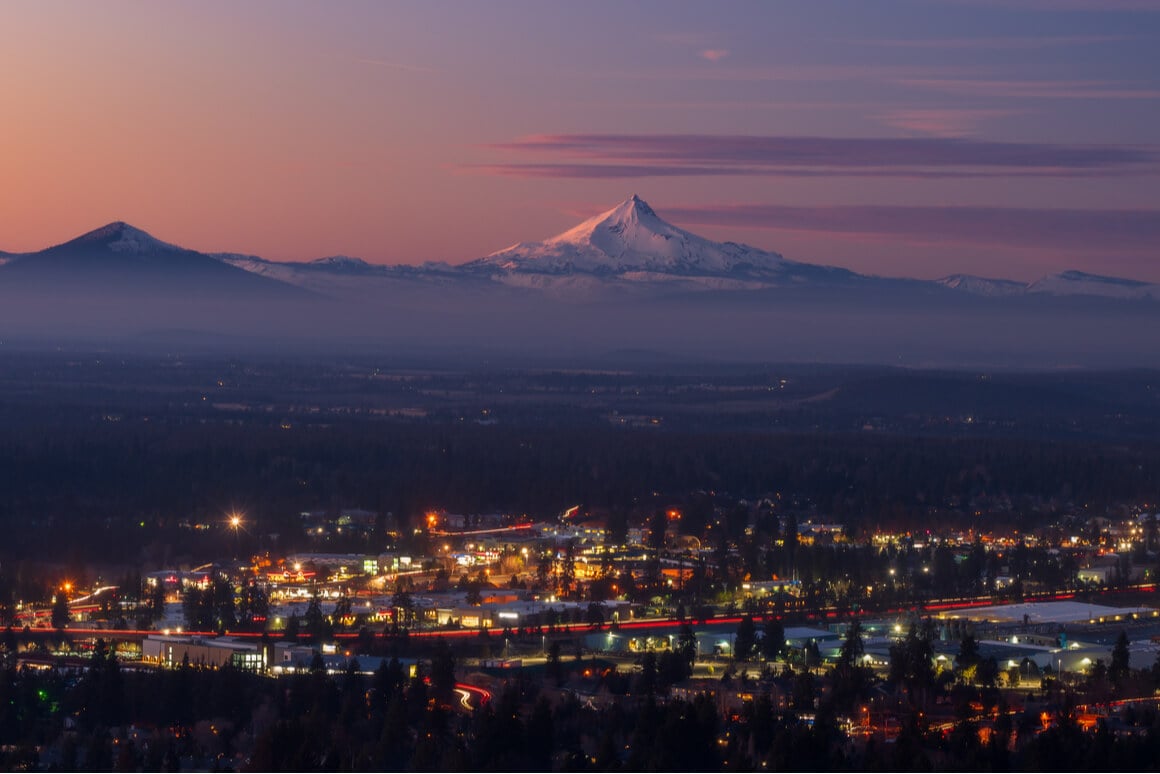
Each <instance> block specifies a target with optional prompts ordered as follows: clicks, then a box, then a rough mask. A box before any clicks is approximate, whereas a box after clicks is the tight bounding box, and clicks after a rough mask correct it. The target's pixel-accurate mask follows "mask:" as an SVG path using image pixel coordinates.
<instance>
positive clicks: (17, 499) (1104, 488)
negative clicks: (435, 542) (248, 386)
mask: <svg viewBox="0 0 1160 774" xmlns="http://www.w3.org/2000/svg"><path fill="white" fill-rule="evenodd" d="M0 470H2V471H3V476H4V486H3V487H2V488H0V524H2V525H3V526H4V528H5V530H6V532H7V534H8V539H6V541H5V542H4V546H3V549H2V550H3V551H5V552H8V554H9V556H27V555H29V554H30V553H31V554H37V553H38V552H40V551H41V549H44V548H46V547H48V546H51V547H52V548H53V549H54V555H56V556H60V555H61V552H62V551H63V552H65V553H64V555H66V556H67V555H70V554H69V552H70V551H72V552H79V554H78V555H77V558H79V559H86V558H87V559H94V558H98V557H99V558H103V559H105V560H108V561H124V560H131V561H135V560H137V556H136V555H135V554H132V553H126V552H131V551H132V550H133V548H134V547H140V546H142V545H147V544H148V543H150V542H151V541H158V542H160V543H172V542H174V540H175V538H176V533H174V532H172V530H175V529H177V527H178V525H179V524H180V522H182V521H183V520H188V519H193V520H199V519H200V520H208V521H211V522H213V521H218V520H220V519H221V518H222V514H224V513H225V512H226V511H228V510H230V509H231V508H235V507H238V508H243V509H244V510H245V511H246V513H247V515H248V517H249V518H250V520H251V524H252V525H253V532H252V533H250V537H254V536H255V535H256V534H258V533H275V532H277V533H281V534H282V535H284V536H289V537H290V538H292V537H293V536H294V534H295V529H296V514H297V513H298V512H299V511H302V510H306V509H315V508H338V507H356V506H357V507H363V508H369V509H372V510H376V511H378V512H380V513H382V514H387V513H390V514H394V515H395V517H396V518H397V519H398V520H399V524H398V526H400V527H402V528H403V530H404V531H405V530H406V527H407V526H408V525H409V520H410V519H411V518H413V517H414V516H415V515H416V514H419V513H421V512H422V511H423V510H424V509H427V508H432V507H442V508H447V509H449V510H451V511H457V512H467V513H478V512H483V511H488V510H503V511H507V512H514V513H527V514H530V515H532V516H534V517H537V518H546V517H550V516H552V515H554V514H555V513H558V512H559V511H560V510H561V509H562V507H564V506H565V505H568V504H573V503H583V504H584V505H585V506H587V507H618V508H624V507H632V506H634V505H639V504H641V503H645V502H646V501H647V499H648V498H649V497H650V496H651V494H652V493H653V492H660V493H662V494H663V495H665V496H671V495H683V494H687V493H688V492H690V491H693V490H698V489H704V490H715V491H718V492H726V493H729V494H730V495H732V496H736V497H748V498H756V497H760V496H766V495H771V494H773V493H775V492H781V493H786V494H787V496H793V497H794V498H798V499H800V500H802V501H806V502H809V503H811V504H812V507H813V508H814V509H815V510H816V512H817V513H818V515H819V516H820V517H822V518H826V519H836V520H841V521H845V522H847V523H850V524H852V525H855V526H858V525H874V526H894V525H897V526H903V527H906V526H910V525H912V524H920V523H922V522H923V520H924V519H927V518H928V517H929V513H930V510H929V509H931V508H939V509H942V510H947V509H950V510H951V511H954V510H955V509H959V510H961V511H963V512H966V511H967V510H969V507H968V506H969V505H970V503H971V501H972V499H973V498H978V497H991V498H1007V499H1008V500H1009V501H1010V502H1011V503H1013V504H1014V505H1015V506H1016V510H1017V511H1018V512H1019V514H1020V518H1023V519H1029V520H1035V519H1039V518H1042V517H1043V512H1044V511H1045V510H1046V511H1050V510H1051V508H1059V507H1070V506H1071V504H1076V505H1077V506H1078V507H1080V508H1083V507H1091V508H1095V509H1099V508H1101V507H1103V506H1107V505H1111V504H1114V503H1123V502H1127V501H1131V500H1133V499H1136V498H1150V497H1154V496H1155V495H1156V493H1157V492H1158V491H1160V447H1157V446H1156V445H1154V444H1145V443H1135V444H1117V445H1108V444H1101V443H1096V442H1079V441H1074V442H1068V443H1047V442H1034V441H1027V440H1015V439H1000V438H995V439H971V440H962V439H957V440H956V439H945V438H917V439H916V438H906V437H896V436H881V435H871V434H858V435H852V434H846V435H838V434H834V435H822V434H813V435H795V434H770V435H763V434H755V433H681V432H667V431H659V432H658V431H653V430H648V429H622V428H611V427H610V428H554V429H546V428H531V427H519V426H515V425H499V426H478V425H474V424H471V423H458V424H442V425H441V424H427V423H416V424H405V423H398V424H396V423H368V422H360V421H354V420H350V421H336V422H334V423H331V424H327V425H311V424H294V425H293V426H291V427H289V428H288V429H287V428H282V427H280V426H279V425H277V424H273V423H270V422H268V421H267V422H265V423H262V422H256V421H255V422H251V423H249V424H244V425H240V424H227V423H209V424H200V423H171V422H161V421H149V422H146V421H142V420H141V419H140V418H136V420H135V419H134V417H132V416H126V417H125V418H124V419H123V420H122V421H118V422H105V421H89V422H86V423H83V424H81V425H79V426H73V427H69V428H68V429H67V430H66V429H63V428H62V429H59V430H56V429H53V428H51V427H40V428H37V429H36V430H32V429H23V430H22V429H11V430H10V431H8V432H6V433H5V434H4V435H3V436H0ZM1089 512H1095V511H1089ZM950 515H951V516H953V513H951V514H950ZM1022 526H1030V524H1023V525H1022ZM178 542H182V543H186V544H188V545H196V538H192V539H187V538H182V539H181V540H180V541H178ZM41 555H43V554H41Z"/></svg>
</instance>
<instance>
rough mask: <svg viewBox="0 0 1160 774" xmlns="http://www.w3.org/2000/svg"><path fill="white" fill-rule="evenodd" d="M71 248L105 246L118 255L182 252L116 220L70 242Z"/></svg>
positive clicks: (174, 246) (176, 247) (178, 248)
mask: <svg viewBox="0 0 1160 774" xmlns="http://www.w3.org/2000/svg"><path fill="white" fill-rule="evenodd" d="M67 245H69V246H71V247H95V246H103V247H105V248H107V249H109V250H112V251H113V252H116V253H128V254H131V255H141V254H144V253H154V252H172V251H174V250H181V249H182V248H180V247H178V246H177V245H171V244H169V243H168V242H162V241H161V240H160V239H158V238H157V237H155V236H153V235H152V234H150V233H148V232H146V231H142V230H141V229H139V228H137V227H135V226H131V225H129V224H128V223H126V222H125V221H123V220H115V221H113V222H112V223H109V224H107V225H105V226H101V227H100V228H98V229H94V230H93V231H90V232H88V233H87V234H82V235H81V236H79V237H77V238H76V239H74V240H72V241H71V242H68V243H67Z"/></svg>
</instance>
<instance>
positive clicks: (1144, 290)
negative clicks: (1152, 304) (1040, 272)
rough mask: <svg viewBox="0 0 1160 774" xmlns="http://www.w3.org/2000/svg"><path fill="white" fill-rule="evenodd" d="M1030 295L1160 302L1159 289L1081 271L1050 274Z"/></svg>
mask: <svg viewBox="0 0 1160 774" xmlns="http://www.w3.org/2000/svg"><path fill="white" fill-rule="evenodd" d="M1027 292H1028V293H1044V294H1049V295H1053V296H1102V297H1105V298H1123V299H1152V300H1156V301H1160V285H1157V284H1153V283H1150V282H1141V281H1140V280H1132V279H1123V278H1122V277H1104V276H1101V275H1099V274H1088V273H1087V272H1082V271H1065V272H1061V273H1059V274H1049V275H1048V276H1046V277H1044V278H1043V279H1040V280H1036V281H1035V282H1032V283H1031V284H1030V285H1028V286H1027Z"/></svg>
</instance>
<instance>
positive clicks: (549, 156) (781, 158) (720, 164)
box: [478, 134, 1160, 178]
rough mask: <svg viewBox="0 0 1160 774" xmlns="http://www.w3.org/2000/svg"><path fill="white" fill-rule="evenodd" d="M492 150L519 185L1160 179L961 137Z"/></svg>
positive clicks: (1150, 162) (603, 138)
mask: <svg viewBox="0 0 1160 774" xmlns="http://www.w3.org/2000/svg"><path fill="white" fill-rule="evenodd" d="M488 147H490V148H492V149H493V150H498V151H502V152H505V153H511V154H518V155H522V156H530V157H535V156H538V157H539V158H537V159H535V160H534V161H528V162H518V163H495V164H484V165H479V167H478V168H479V169H481V170H482V171H487V172H490V173H492V174H499V175H507V176H523V177H576V178H581V177H590V178H600V177H609V178H618V177H635V176H641V177H643V176H651V177H667V176H676V175H690V176H698V175H712V174H716V175H772V176H779V175H797V176H803V177H805V176H849V175H856V176H909V177H925V178H958V177H964V178H965V177H996V176H1050V177H1070V176H1082V177H1090V176H1093V175H1112V176H1116V175H1124V174H1155V173H1156V172H1157V165H1158V163H1160V154H1158V153H1157V151H1156V149H1155V148H1153V147H1151V146H1138V145H1108V144H1063V143H1044V142H1002V141H993V140H974V139H965V138H958V137H822V136H763V135H711V134H550V135H531V136H528V137H523V138H520V139H518V140H516V141H514V142H508V143H500V144H495V145H491V146H488Z"/></svg>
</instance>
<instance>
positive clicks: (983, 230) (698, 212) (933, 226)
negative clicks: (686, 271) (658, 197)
mask: <svg viewBox="0 0 1160 774" xmlns="http://www.w3.org/2000/svg"><path fill="white" fill-rule="evenodd" d="M664 214H665V217H668V218H671V219H672V220H674V221H675V222H677V223H684V224H690V225H703V226H704V225H711V226H730V227H744V228H766V229H775V230H780V231H800V232H810V233H824V234H857V235H862V236H867V237H879V238H889V239H893V240H900V241H912V242H940V243H954V244H960V245H995V246H1000V245H1001V246H1006V247H1022V248H1028V247H1029V248H1053V249H1061V250H1116V251H1127V252H1137V251H1138V252H1148V253H1150V252H1152V251H1154V250H1155V247H1156V245H1157V244H1158V243H1160V211H1156V210H1092V209H1036V208H1018V207H923V206H916V207H911V206H889V205H881V206H873V205H870V206H861V205H853V206H848V205H840V206H815V207H796V206H782V205H769V204H738V205H720V206H708V207H698V206H684V207H681V206H678V207H666V208H665V213H664Z"/></svg>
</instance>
